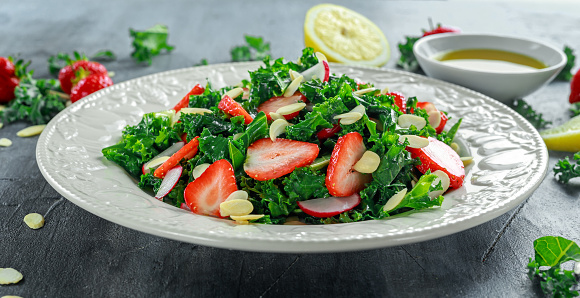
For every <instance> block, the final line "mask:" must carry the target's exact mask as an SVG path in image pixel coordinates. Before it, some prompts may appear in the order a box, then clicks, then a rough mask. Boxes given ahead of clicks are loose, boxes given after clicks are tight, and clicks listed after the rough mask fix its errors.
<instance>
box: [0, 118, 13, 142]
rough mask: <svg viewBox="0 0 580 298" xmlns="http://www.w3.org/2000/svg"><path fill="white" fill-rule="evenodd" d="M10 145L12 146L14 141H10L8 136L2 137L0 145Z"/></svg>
mask: <svg viewBox="0 0 580 298" xmlns="http://www.w3.org/2000/svg"><path fill="white" fill-rule="evenodd" d="M0 124H1V123H0ZM10 146H12V141H10V139H7V138H1V139H0V147H10Z"/></svg>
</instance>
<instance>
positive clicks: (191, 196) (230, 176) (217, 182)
mask: <svg viewBox="0 0 580 298" xmlns="http://www.w3.org/2000/svg"><path fill="white" fill-rule="evenodd" d="M236 190H238V186H237V185H236V177H235V176H234V169H233V167H232V165H231V164H230V162H229V161H227V160H225V159H220V160H218V161H216V162H214V163H213V164H211V165H210V166H209V167H208V168H207V169H206V170H205V171H204V172H203V174H201V176H199V177H198V178H197V179H195V180H193V181H192V182H190V183H189V184H188V185H187V187H186V188H185V192H184V194H183V197H184V199H185V203H186V204H187V206H188V207H189V209H191V211H192V212H194V213H197V214H203V215H212V216H217V217H222V216H221V215H220V204H221V203H222V202H224V201H225V200H226V199H227V198H228V196H229V195H230V194H231V193H233V192H234V191H236Z"/></svg>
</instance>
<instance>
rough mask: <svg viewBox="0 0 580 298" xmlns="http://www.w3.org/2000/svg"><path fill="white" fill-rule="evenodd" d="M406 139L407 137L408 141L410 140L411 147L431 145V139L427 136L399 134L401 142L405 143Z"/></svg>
mask: <svg viewBox="0 0 580 298" xmlns="http://www.w3.org/2000/svg"><path fill="white" fill-rule="evenodd" d="M405 139H407V141H408V142H409V145H407V146H409V147H411V148H417V149H419V148H425V147H427V146H429V140H428V139H427V138H423V137H420V136H415V135H402V136H399V143H404V142H405Z"/></svg>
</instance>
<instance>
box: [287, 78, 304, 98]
mask: <svg viewBox="0 0 580 298" xmlns="http://www.w3.org/2000/svg"><path fill="white" fill-rule="evenodd" d="M302 81H304V77H303V76H302V75H299V76H297V77H296V78H295V79H294V80H292V83H290V85H288V87H286V91H284V97H290V96H292V95H294V93H295V92H296V90H298V87H300V83H302Z"/></svg>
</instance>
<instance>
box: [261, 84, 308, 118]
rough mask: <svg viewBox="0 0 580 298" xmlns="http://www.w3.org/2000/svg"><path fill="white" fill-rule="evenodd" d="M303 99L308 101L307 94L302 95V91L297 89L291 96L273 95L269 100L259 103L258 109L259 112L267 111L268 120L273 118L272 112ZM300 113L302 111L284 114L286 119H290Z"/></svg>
mask: <svg viewBox="0 0 580 298" xmlns="http://www.w3.org/2000/svg"><path fill="white" fill-rule="evenodd" d="M301 101H302V102H305V103H308V99H306V96H304V95H302V93H300V92H299V91H296V92H295V93H294V95H292V96H290V97H284V96H277V97H272V98H270V99H269V100H268V101H266V102H263V103H262V104H261V105H259V106H258V109H257V110H258V112H264V113H266V117H268V120H272V117H270V113H271V112H276V111H277V110H278V109H279V108H281V107H283V106H287V105H290V104H293V103H297V102H301ZM298 114H300V112H296V113H292V114H288V115H284V118H286V120H290V119H292V118H294V117H296V116H298Z"/></svg>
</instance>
